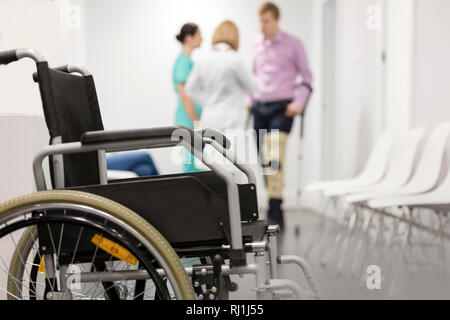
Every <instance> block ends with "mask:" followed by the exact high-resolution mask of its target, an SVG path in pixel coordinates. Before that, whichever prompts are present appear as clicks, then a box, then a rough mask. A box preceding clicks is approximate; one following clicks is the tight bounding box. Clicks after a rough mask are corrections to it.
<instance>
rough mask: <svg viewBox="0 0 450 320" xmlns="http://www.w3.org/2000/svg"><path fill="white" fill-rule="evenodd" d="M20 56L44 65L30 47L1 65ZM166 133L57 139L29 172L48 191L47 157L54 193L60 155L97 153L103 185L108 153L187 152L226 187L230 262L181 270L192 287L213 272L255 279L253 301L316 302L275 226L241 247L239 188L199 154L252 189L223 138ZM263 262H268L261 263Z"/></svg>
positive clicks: (0, 55)
mask: <svg viewBox="0 0 450 320" xmlns="http://www.w3.org/2000/svg"><path fill="white" fill-rule="evenodd" d="M23 58H31V59H32V60H34V61H35V62H36V63H38V62H44V61H46V60H45V59H44V58H43V56H42V55H41V54H40V53H38V52H37V51H34V50H32V49H18V50H11V51H8V52H0V64H2V63H3V64H7V63H9V62H13V61H16V60H20V59H23ZM56 69H58V70H64V71H65V72H67V73H80V74H81V75H83V76H86V75H90V73H89V72H88V71H87V70H86V69H84V68H82V67H75V66H65V67H60V68H56ZM171 129H172V130H173V132H172V135H171V137H161V136H157V135H155V134H154V133H156V131H157V130H158V128H153V129H148V130H147V131H146V134H145V136H142V135H139V134H137V135H135V137H133V130H131V131H130V130H128V131H126V132H128V133H130V134H131V137H128V138H127V139H122V140H116V141H111V140H110V139H108V138H107V137H105V139H103V134H108V133H109V134H110V133H111V132H108V131H103V134H102V133H101V132H91V133H89V132H88V133H85V134H84V135H83V136H82V137H81V138H80V142H69V143H62V140H61V137H56V138H54V139H53V140H52V144H51V145H49V146H47V147H45V148H44V149H43V150H42V151H40V152H39V153H38V154H37V156H36V157H35V158H34V161H33V173H34V177H35V183H36V187H37V190H38V191H44V190H47V181H46V179H45V175H44V170H43V160H44V159H45V158H46V157H50V156H51V157H52V164H53V177H54V187H55V188H57V189H58V188H62V189H63V188H64V186H65V184H64V161H63V155H64V154H75V153H86V152H93V151H95V152H97V154H98V168H99V174H100V184H101V185H106V184H108V179H107V168H106V153H107V152H117V151H128V150H136V149H155V148H167V147H175V146H183V147H185V148H186V149H187V150H189V151H190V152H192V153H193V154H194V156H195V157H196V158H197V159H200V160H201V161H202V162H204V163H205V164H206V165H207V166H208V167H209V168H210V169H211V170H212V171H213V172H214V173H215V174H217V175H218V176H219V177H220V178H221V179H222V180H223V181H224V182H225V183H226V188H227V195H228V196H227V199H228V200H227V201H228V209H229V223H230V232H231V235H230V240H231V242H230V245H222V249H223V250H224V251H227V252H228V255H229V258H230V264H228V265H227V264H224V263H223V261H213V264H212V265H211V264H204V265H196V266H193V267H188V268H186V272H187V273H188V275H189V276H191V277H192V283H193V286H194V289H195V288H197V287H199V282H201V280H200V278H201V277H208V276H211V275H213V276H217V274H219V275H224V276H229V275H244V274H253V275H255V278H256V288H255V290H256V292H257V298H258V299H267V298H275V299H277V298H284V297H290V296H292V294H293V295H295V297H296V298H297V299H304V298H314V299H319V298H320V295H319V290H318V287H317V284H316V282H315V279H314V276H313V273H312V270H311V268H310V266H309V265H308V263H307V262H306V261H305V260H304V259H302V258H300V257H297V256H283V255H281V256H279V255H278V252H277V235H278V233H279V228H278V226H268V228H267V230H266V232H265V236H264V240H263V241H253V242H251V243H243V234H242V222H241V208H240V203H239V190H238V185H237V183H236V182H235V179H234V176H233V174H232V173H231V172H229V171H228V170H227V169H225V168H224V167H223V166H222V165H220V164H219V163H216V162H214V161H213V160H212V159H210V158H209V156H208V154H207V153H204V152H203V149H204V146H205V144H208V145H210V146H212V147H213V148H214V149H215V150H216V151H218V152H219V153H221V154H222V155H223V156H224V157H225V158H226V159H228V160H229V161H230V162H231V163H232V164H233V165H234V166H235V167H236V168H238V169H239V170H240V171H242V172H243V173H244V174H245V175H246V177H247V179H248V181H249V183H250V184H255V185H256V177H255V175H254V173H253V171H252V170H251V169H250V168H249V167H248V166H246V165H245V164H242V163H239V162H238V161H237V158H236V157H235V155H234V154H233V153H232V152H231V151H230V150H228V149H227V145H228V144H229V141H228V140H227V138H226V137H224V136H223V135H222V134H221V133H220V132H217V131H215V130H212V129H207V130H205V131H204V132H203V133H199V132H194V131H189V130H190V129H187V128H180V127H171ZM123 132H124V131H123ZM123 132H122V133H123ZM114 133H117V134H118V135H120V133H121V132H120V131H117V132H114ZM92 135H94V136H95V135H96V139H97V140H98V141H97V142H93V143H83V138H85V137H89V136H92ZM96 139H94V140H96ZM192 140H193V141H192ZM224 146H225V147H224ZM66 206H67V207H68V208H69V209H70V205H68V204H66ZM88 209H89V210H92V211H93V212H95V214H96V215H98V216H101V215H102V214H105V213H102V212H100V211H99V210H96V209H95V208H88ZM247 253H253V254H254V263H248V262H247ZM267 259H268V261H266V260H267ZM267 264H268V266H269V272H267V268H266V265H267ZM279 264H295V265H297V266H299V267H300V270H301V271H302V272H303V274H304V275H305V278H306V282H307V284H308V286H309V290H304V289H303V288H302V287H301V286H300V285H299V284H297V283H296V282H294V281H291V280H287V279H279V270H278V265H279ZM218 269H219V270H218ZM157 271H158V273H159V274H160V275H161V276H169V278H170V275H166V274H165V271H164V270H163V269H162V268H161V269H158V270H157ZM60 276H61V277H63V276H67V274H64V269H63V270H62V273H61V275H60ZM148 277H149V275H148V273H147V272H146V271H145V270H140V271H122V272H119V271H114V272H108V271H107V272H90V273H82V274H80V282H93V281H100V280H101V281H118V280H122V279H127V280H130V279H133V280H140V279H148ZM228 286H229V287H230V284H228ZM197 293H198V298H199V299H208V296H206V297H205V294H204V293H203V292H201V291H199V292H197ZM206 294H208V292H206ZM213 297H214V295H213Z"/></svg>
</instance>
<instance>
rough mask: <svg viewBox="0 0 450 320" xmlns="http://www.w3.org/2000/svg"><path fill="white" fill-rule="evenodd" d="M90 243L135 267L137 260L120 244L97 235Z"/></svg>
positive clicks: (43, 269) (43, 271)
mask: <svg viewBox="0 0 450 320" xmlns="http://www.w3.org/2000/svg"><path fill="white" fill-rule="evenodd" d="M91 242H92V243H93V244H95V245H96V246H98V247H99V248H100V249H102V250H103V251H106V252H108V253H109V254H110V255H112V256H113V257H116V258H117V259H120V260H122V261H125V262H127V263H129V264H132V265H134V266H135V265H136V263H137V259H136V257H135V256H133V255H132V254H131V252H130V251H128V250H127V249H125V248H124V247H122V246H121V245H120V244H117V243H115V242H114V241H111V240H109V239H106V238H104V237H102V236H99V235H98V234H96V235H94V236H93V237H92V239H91ZM38 272H39V273H45V260H44V256H42V257H41V262H40V263H39V268H38Z"/></svg>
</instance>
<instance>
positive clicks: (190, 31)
mask: <svg viewBox="0 0 450 320" xmlns="http://www.w3.org/2000/svg"><path fill="white" fill-rule="evenodd" d="M197 31H198V26H197V25H196V24H195V23H186V24H184V25H183V26H182V27H181V30H180V33H179V34H177V36H176V38H177V40H178V41H180V42H181V43H184V39H185V38H186V36H187V35H190V36H193V35H194V34H196V33H197Z"/></svg>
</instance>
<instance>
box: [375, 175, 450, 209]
mask: <svg viewBox="0 0 450 320" xmlns="http://www.w3.org/2000/svg"><path fill="white" fill-rule="evenodd" d="M386 200H387V199H386ZM378 204H379V205H380V206H381V207H385V206H386V207H387V206H408V207H420V208H429V209H434V210H436V211H446V212H447V211H450V171H449V172H448V173H447V176H446V178H445V180H444V182H442V184H440V185H439V186H438V187H437V188H436V189H434V190H432V191H429V192H426V193H422V194H415V195H409V196H399V197H396V198H392V199H390V198H389V202H388V201H386V202H382V201H380V202H376V203H374V204H373V207H374V208H377V207H378V206H377V205H378Z"/></svg>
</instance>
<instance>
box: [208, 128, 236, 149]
mask: <svg viewBox="0 0 450 320" xmlns="http://www.w3.org/2000/svg"><path fill="white" fill-rule="evenodd" d="M202 136H203V138H210V139H212V140H214V141H216V142H217V143H219V144H220V145H221V146H222V147H224V148H225V149H230V148H231V142H230V140H229V139H228V138H227V137H226V136H225V135H223V134H222V133H221V132H219V131H218V130H215V129H204V130H203V131H202Z"/></svg>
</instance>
